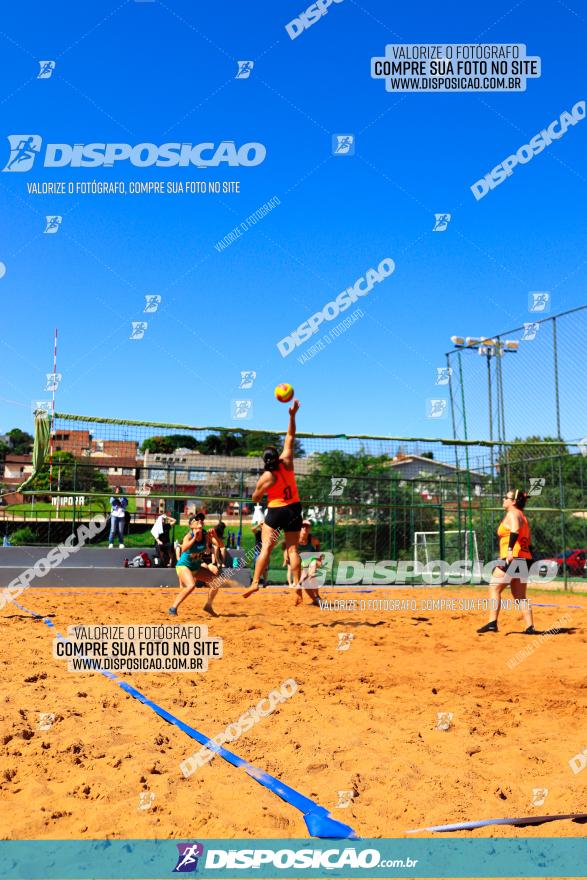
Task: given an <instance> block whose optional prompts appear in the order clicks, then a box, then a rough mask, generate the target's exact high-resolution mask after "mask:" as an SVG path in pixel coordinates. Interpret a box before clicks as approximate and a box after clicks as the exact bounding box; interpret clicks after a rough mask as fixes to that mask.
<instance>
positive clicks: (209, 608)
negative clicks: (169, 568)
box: [204, 602, 219, 617]
mask: <svg viewBox="0 0 587 880" xmlns="http://www.w3.org/2000/svg"><path fill="white" fill-rule="evenodd" d="M204 611H205V612H206V614H209V615H210V617H218V616H219V615H218V614H216V612H215V611H214V609H213V608H212V606H211V605H210V603H209V602H206V604H205V605H204Z"/></svg>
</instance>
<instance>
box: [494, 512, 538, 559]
mask: <svg viewBox="0 0 587 880" xmlns="http://www.w3.org/2000/svg"><path fill="white" fill-rule="evenodd" d="M510 533H511V529H510V528H509V527H508V526H507V525H506V522H505V519H504V520H502V521H501V522H500V524H499V528H498V530H497V537H498V538H499V555H500V558H501V559H505V558H506V557H507V555H508V553H509V548H508V544H509V542H510ZM530 537H531V536H530V526H529V524H528V520H527V519H526V517H525V516H524V514H522V525H521V526H520V531H519V532H518V540H517V541H516V543H515V544H514V549H513V550H512V555H513V557H514V559H531V558H532V552H531V550H530V543H531V541H530Z"/></svg>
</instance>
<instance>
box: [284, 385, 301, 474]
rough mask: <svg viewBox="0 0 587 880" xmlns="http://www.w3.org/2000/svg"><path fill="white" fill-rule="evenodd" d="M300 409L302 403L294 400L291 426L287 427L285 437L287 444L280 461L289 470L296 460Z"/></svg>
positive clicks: (290, 412) (291, 409) (290, 411)
mask: <svg viewBox="0 0 587 880" xmlns="http://www.w3.org/2000/svg"><path fill="white" fill-rule="evenodd" d="M299 408H300V401H299V400H294V402H293V403H292V405H291V406H290V408H289V425H288V427H287V434H286V435H285V442H284V444H283V452H282V453H281V455H280V456H279V458H280V460H281V461H282V462H283V463H284V465H285V466H286V467H288V468H293V460H294V443H295V439H296V413H297V411H298V410H299Z"/></svg>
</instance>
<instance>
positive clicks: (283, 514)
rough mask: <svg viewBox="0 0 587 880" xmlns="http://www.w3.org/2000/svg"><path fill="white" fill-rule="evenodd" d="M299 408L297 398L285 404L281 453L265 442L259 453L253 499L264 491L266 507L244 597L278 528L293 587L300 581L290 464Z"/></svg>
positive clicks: (255, 583)
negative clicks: (260, 461) (259, 470)
mask: <svg viewBox="0 0 587 880" xmlns="http://www.w3.org/2000/svg"><path fill="white" fill-rule="evenodd" d="M299 408H300V402H299V400H294V402H293V404H292V406H290V408H289V426H288V429H287V434H286V436H285V442H284V444H283V452H282V453H281V455H280V454H279V451H278V450H277V449H276V448H275V447H274V446H268V447H267V449H266V450H265V452H264V453H263V464H264V467H265V469H264V471H263V473H262V474H261V476H260V477H259V480H258V481H257V485H256V486H255V491H254V492H253V501H254V502H255V504H257V503H258V502H260V501H261V499H262V498H263V496H264V495H267V501H268V503H267V507H268V510H267V514H266V516H265V522H264V523H263V525H262V527H261V542H262V544H261V552H260V553H259V555H258V557H257V561H256V563H255V571H254V573H253V579H252V581H251V586H250V587H249V589H248V590H247V591H246V593H243V596H244V597H245V598H248V597H249V596H252V595H253V593H256V592H257V590H258V589H259V580H260V578H261V576H262V574H263V571H264V570H265V568H266V567H267V565H268V564H269V558H270V556H271V551H272V550H273V548H274V547H275V545H276V543H277V541H278V540H279V538H280V535H281V533H282V532H283V536H284V539H285V555H286V557H287V559H288V561H289V565H290V568H291V574H292V580H293V583H292V586H293V587H296V588H297V587H298V585H299V582H300V576H301V561H300V554H299V553H298V544H299V541H300V529H301V528H302V505H301V503H300V496H299V495H298V487H297V485H296V476H295V473H294V465H293V461H294V442H295V437H296V413H297V411H298V410H299ZM296 596H297V599H296V604H298V602H299V601H301V590H300V591H298V590H296Z"/></svg>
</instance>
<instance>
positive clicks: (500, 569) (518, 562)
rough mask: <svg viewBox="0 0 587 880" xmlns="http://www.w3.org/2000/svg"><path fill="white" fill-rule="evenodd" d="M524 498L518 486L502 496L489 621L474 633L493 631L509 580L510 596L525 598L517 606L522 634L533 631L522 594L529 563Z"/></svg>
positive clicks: (530, 634)
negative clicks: (522, 621) (519, 609)
mask: <svg viewBox="0 0 587 880" xmlns="http://www.w3.org/2000/svg"><path fill="white" fill-rule="evenodd" d="M527 500H528V495H527V494H526V493H525V492H522V491H521V490H520V489H517V490H516V491H515V492H514V491H513V490H512V491H510V492H508V493H507V494H506V495H505V496H504V499H503V509H504V510H505V516H504V518H503V519H502V521H501V522H500V524H499V527H498V529H497V537H498V538H499V555H500V560H499V564H498V565H497V566H496V568H495V569H494V571H493V575H492V578H491V583H490V584H489V598H490V600H491V610H490V616H489V622H488V623H486V624H485V626H482V627H481V628H480V629H478V630H477V632H478V633H486V632H497V618H498V616H499V612H500V609H501V594H502V592H503V590H504V589H505V587H507V586H508V584H509V586H510V588H511V591H512V596H513V597H514V599H517V600H518V601H521V600H525V601H524V605H523V606H522V609H521V610H522V613H523V615H524V620H525V621H526V629H525V630H524V634H525V635H528V636H533V635H536V630H535V629H534V621H533V619H532V608H531V607H530V605H529V603H528V600H527V598H526V586H527V583H528V568H529V567H530V566H531V564H532V550H531V546H530V545H531V533H530V525H529V523H528V520H527V519H526V517H525V515H524V513H523V512H522V511H523V510H524V508H525V506H526V501H527Z"/></svg>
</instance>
